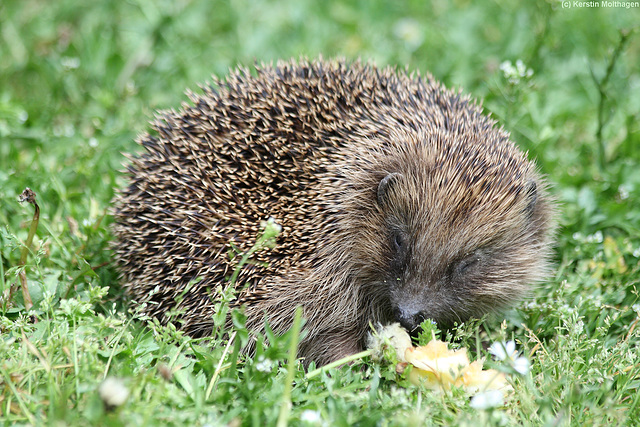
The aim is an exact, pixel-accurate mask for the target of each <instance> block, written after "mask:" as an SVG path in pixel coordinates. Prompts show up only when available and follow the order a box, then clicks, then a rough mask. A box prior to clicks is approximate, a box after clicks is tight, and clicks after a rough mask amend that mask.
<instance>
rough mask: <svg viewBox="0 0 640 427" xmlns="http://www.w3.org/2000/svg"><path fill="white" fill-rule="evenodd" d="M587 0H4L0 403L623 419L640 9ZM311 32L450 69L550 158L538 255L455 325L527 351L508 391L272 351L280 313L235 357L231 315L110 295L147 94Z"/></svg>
mask: <svg viewBox="0 0 640 427" xmlns="http://www.w3.org/2000/svg"><path fill="white" fill-rule="evenodd" d="M604 3H605V2H599V3H598V7H586V6H581V5H580V3H578V2H573V1H571V2H557V1H537V2H515V1H514V2H510V1H505V2H482V3H481V2H469V1H464V0H459V1H454V2H446V1H437V0H433V1H427V2H423V1H408V0H406V1H394V2H385V1H381V0H376V1H371V2H368V1H357V0H351V1H337V0H330V1H325V2H312V1H306V0H304V1H301V0H287V1H282V2H272V1H249V0H238V1H231V2H226V1H225V2H223V1H213V2H208V1H203V0H192V1H188V0H182V1H178V2H171V1H155V2H154V1H146V0H131V1H128V2H111V1H106V0H96V1H93V2H76V1H73V0H60V1H56V2H44V1H34V0H21V1H16V0H9V1H4V2H2V3H1V4H0V256H1V260H0V292H2V295H3V299H2V301H1V304H0V354H1V355H2V358H1V359H0V419H2V420H3V421H4V422H6V423H8V424H25V425H26V424H32V425H40V424H45V423H51V424H56V423H59V424H61V425H64V424H69V425H76V424H86V423H91V424H96V425H270V424H276V423H277V421H278V419H279V418H280V420H281V421H286V422H289V423H290V424H292V425H353V424H356V425H373V424H379V425H416V424H424V425H438V424H451V425H478V424H479V423H482V424H490V425H514V424H525V425H527V424H534V425H619V424H622V425H624V424H629V425H633V424H636V423H637V422H640V404H639V400H640V393H638V387H639V386H640V361H639V360H638V352H639V348H638V347H639V343H640V340H639V337H640V335H639V334H640V332H639V330H640V328H638V319H640V301H639V298H638V285H639V282H640V267H639V266H638V259H639V258H640V237H639V236H640V173H639V172H638V170H639V169H640V120H639V118H640V34H639V33H640V29H639V28H638V22H640V8H639V7H637V6H635V5H634V3H633V2H631V3H629V4H630V5H631V6H630V7H628V8H627V7H625V6H624V4H626V3H624V4H623V5H622V6H621V7H607V6H606V5H605V4H604ZM319 54H322V55H323V56H325V57H331V56H335V55H341V56H345V57H347V58H356V57H361V58H363V59H366V60H373V61H375V62H377V63H378V64H379V65H383V64H393V65H397V66H400V67H404V66H407V67H408V68H409V69H418V70H421V71H422V72H425V71H430V72H431V73H433V74H434V75H435V76H436V77H437V78H438V79H440V80H442V81H443V82H444V83H446V84H447V85H448V86H456V87H462V88H464V90H465V91H466V92H468V93H471V94H472V95H473V96H474V97H476V98H482V99H484V106H485V108H486V110H487V111H488V112H490V113H491V114H493V115H494V116H495V117H496V118H497V119H498V120H499V121H500V122H501V123H502V124H503V125H504V126H505V127H506V128H507V129H508V130H509V131H511V133H512V135H513V139H514V140H515V141H516V142H517V143H518V144H519V145H520V146H521V147H523V148H524V149H526V150H528V151H529V153H530V156H531V157H532V158H535V159H536V160H537V162H538V164H539V165H540V168H541V170H542V171H543V172H544V173H545V174H547V175H548V177H549V181H550V182H551V183H552V192H553V193H554V194H555V196H556V198H557V199H558V201H559V211H560V215H559V221H560V225H561V228H560V231H559V233H558V244H557V249H556V265H557V269H556V272H555V275H554V276H553V277H552V278H551V279H550V280H549V281H548V282H547V283H545V284H543V285H541V286H540V287H539V288H538V289H537V290H536V292H535V295H534V297H532V298H531V299H530V300H528V301H526V302H524V303H522V304H521V305H520V306H519V307H517V308H516V309H514V310H513V311H510V312H509V313H507V317H506V319H505V320H504V321H502V319H489V320H486V321H485V322H484V325H483V327H482V328H479V327H478V325H477V323H473V324H469V325H464V326H463V327H462V328H461V331H459V332H458V334H457V335H456V338H455V340H454V342H453V343H452V345H453V346H458V347H461V346H466V347H468V348H469V349H470V353H471V354H472V356H473V358H478V357H487V360H488V363H490V362H491V360H493V358H492V357H491V355H489V354H488V353H487V352H486V350H485V348H486V347H487V344H490V343H492V342H501V341H508V340H515V341H516V342H517V343H518V348H519V350H520V352H521V354H522V355H523V356H525V357H527V358H528V359H529V361H530V369H529V370H528V372H526V373H525V374H524V375H513V376H512V377H511V378H512V386H513V389H514V390H513V393H512V394H511V395H510V396H509V397H507V401H506V404H504V405H497V406H491V405H489V406H486V407H484V408H483V407H478V405H472V403H471V401H470V398H469V395H468V394H465V393H464V392H462V391H461V390H456V389H454V390H452V391H450V392H447V393H434V392H431V391H428V390H425V389H421V388H419V387H414V386H408V383H407V381H405V380H404V379H402V378H401V377H399V376H398V375H397V374H396V372H395V368H394V366H393V365H392V364H391V365H385V364H379V363H375V362H372V361H371V360H370V359H368V358H365V359H362V360H358V361H355V362H354V363H352V364H351V365H347V366H343V367H339V368H334V369H332V370H330V371H329V372H323V373H321V374H319V375H315V376H312V377H309V376H308V375H307V374H306V373H305V372H304V371H303V370H302V368H301V367H300V366H298V365H297V364H295V363H290V362H289V350H290V348H291V346H292V344H293V343H294V342H295V340H296V337H295V334H288V335H285V336H284V337H281V338H278V337H269V338H270V342H271V343H272V344H271V346H269V347H268V348H266V349H265V350H263V351H260V352H259V353H258V354H257V355H256V357H255V358H254V359H248V360H245V359H242V357H240V356H238V352H237V344H236V343H240V342H241V341H242V340H243V339H246V331H245V330H244V329H243V326H242V316H241V315H239V314H238V315H236V324H237V328H236V331H235V334H236V335H235V336H236V337H237V338H236V340H234V342H233V343H232V344H231V345H230V346H227V341H226V339H225V337H224V336H223V335H222V334H218V335H217V336H215V337H213V338H211V340H210V341H209V342H204V341H202V340H193V339H191V338H189V337H186V336H184V335H183V334H182V333H180V332H179V331H177V330H176V329H175V328H174V327H172V326H168V327H162V326H160V325H158V324H157V323H154V322H153V321H152V320H150V319H145V318H144V317H143V316H140V315H139V314H137V313H135V311H132V310H128V309H127V306H126V302H125V301H124V300H123V296H122V293H121V290H120V288H119V286H118V283H117V276H116V273H115V271H114V269H113V267H112V266H111V265H110V263H109V261H110V253H109V241H110V239H111V236H110V232H109V223H110V221H111V219H110V216H109V204H110V200H111V198H112V197H113V194H114V189H115V188H117V187H118V186H119V185H122V182H123V181H122V178H121V176H120V173H119V170H121V169H122V163H123V156H122V154H121V152H133V151H135V150H137V147H136V145H135V143H134V139H135V136H136V135H137V134H138V133H140V132H142V131H143V130H145V129H146V127H147V122H148V121H149V120H150V119H151V118H152V116H153V112H154V111H155V110H156V109H159V108H170V107H175V106H178V105H179V103H180V102H181V101H184V100H185V99H186V97H185V96H184V89H185V88H188V87H189V88H193V89H196V88H197V86H196V84H197V83H198V82H204V81H206V80H207V79H209V76H210V75H211V74H216V75H218V76H223V75H224V74H225V73H226V72H227V70H228V69H229V67H233V66H235V65H236V64H249V65H250V64H252V63H253V62H254V61H272V60H276V59H278V58H290V57H298V56H300V55H306V56H310V57H314V56H317V55H319ZM25 187H30V188H32V189H33V190H34V191H35V192H36V194H37V201H38V205H39V208H40V219H39V224H38V228H37V232H36V234H35V237H34V238H33V243H32V245H30V246H27V245H26V242H27V240H28V234H29V228H30V221H31V218H32V216H33V211H34V207H33V206H32V205H30V204H28V203H25V204H20V203H18V196H19V195H20V194H21V193H22V191H23V190H24V188H25ZM25 247H28V251H27V252H26V253H25V255H24V256H23V252H25V251H24V249H25ZM22 280H24V282H25V283H26V284H27V285H28V286H29V289H30V294H31V298H32V300H33V304H34V305H33V308H32V309H31V310H30V311H27V310H25V302H24V301H23V298H22V293H21V291H20V290H19V289H18V290H17V291H16V292H15V293H14V294H13V296H12V298H11V299H10V300H9V299H8V298H7V295H8V290H9V288H10V287H11V286H12V285H14V284H20V283H21V281H22ZM224 313H225V308H224V304H223V305H221V306H220V313H219V315H220V316H223V315H224ZM212 344H213V345H212ZM494 364H495V365H496V366H497V367H498V368H500V367H501V365H500V363H498V362H494ZM502 368H505V369H506V368H508V366H507V367H505V366H504V365H503V366H502ZM106 377H115V378H118V379H121V380H122V385H124V386H125V388H126V390H127V392H128V395H127V397H126V399H124V403H122V404H121V405H118V406H117V407H116V408H108V407H107V406H105V404H104V402H103V398H101V395H100V393H99V390H98V389H99V386H100V384H101V383H102V381H103V380H104V379H105V378H106ZM108 392H109V390H107V391H104V392H103V394H104V393H107V394H109V393H108ZM117 392H118V391H117V387H116V390H115V391H114V392H113V393H116V394H117ZM289 403H290V404H291V405H290V411H289V412H288V413H287V412H284V415H281V414H282V413H283V412H282V411H283V410H282V408H283V407H284V408H289Z"/></svg>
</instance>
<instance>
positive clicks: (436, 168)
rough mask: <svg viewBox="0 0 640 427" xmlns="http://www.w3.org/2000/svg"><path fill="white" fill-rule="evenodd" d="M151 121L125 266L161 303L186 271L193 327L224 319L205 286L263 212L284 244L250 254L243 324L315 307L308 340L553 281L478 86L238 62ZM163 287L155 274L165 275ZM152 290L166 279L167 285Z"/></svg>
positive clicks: (521, 167) (122, 212)
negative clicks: (476, 94)
mask: <svg viewBox="0 0 640 427" xmlns="http://www.w3.org/2000/svg"><path fill="white" fill-rule="evenodd" d="M190 97H191V100H192V102H193V105H184V106H183V108H182V110H181V111H179V112H174V111H171V112H166V113H164V114H162V115H161V116H160V117H159V118H158V120H156V121H155V122H154V129H155V131H156V132H157V135H144V136H143V137H142V138H141V139H140V141H139V142H140V144H142V145H143V146H144V147H145V148H146V153H144V154H142V155H141V156H140V157H136V158H133V159H132V160H131V165H130V166H129V176H130V181H129V186H128V187H127V188H125V189H123V190H122V192H121V193H120V195H119V196H118V197H117V199H116V209H115V225H114V233H115V235H116V238H117V239H116V243H115V253H116V260H117V263H118V266H119V269H120V271H121V273H122V278H123V283H124V286H125V288H126V289H127V291H128V293H129V294H130V295H131V296H132V297H133V298H134V299H135V300H136V301H138V302H150V303H151V304H149V305H148V308H147V310H148V312H149V313H150V314H152V315H155V316H158V317H159V318H160V319H165V320H166V318H165V313H166V312H167V311H168V310H169V309H171V308H172V307H173V306H174V305H175V297H176V296H177V295H179V294H181V293H182V292H183V291H184V289H185V288H186V287H187V285H188V284H189V282H190V281H192V280H194V279H196V278H198V277H200V278H201V280H200V281H199V282H197V283H196V284H195V285H194V286H193V287H192V288H191V289H190V290H189V291H188V292H187V293H186V294H185V295H184V300H183V302H182V308H184V309H185V313H186V314H185V316H184V318H183V319H182V320H183V325H182V327H183V328H184V330H186V331H187V332H188V333H190V334H193V335H196V336H198V335H206V334H209V333H211V327H212V322H211V320H210V319H211V315H212V307H213V304H214V303H213V301H212V300H211V297H210V292H211V290H212V289H214V288H215V287H216V285H219V284H224V283H226V280H227V279H228V277H229V276H230V275H231V273H232V271H233V269H234V266H235V262H233V261H230V260H229V257H228V255H227V251H228V249H229V245H230V243H231V242H232V243H233V244H234V245H235V246H237V247H238V248H240V249H241V250H247V249H248V248H249V247H250V246H251V245H252V244H253V243H254V241H255V237H256V235H257V234H258V225H259V223H260V221H261V220H264V219H266V218H268V217H270V216H271V217H274V218H275V219H276V221H277V222H278V223H279V224H281V225H282V226H283V232H282V234H281V235H280V237H279V239H278V243H279V244H278V246H277V247H276V248H275V249H273V250H271V251H269V252H263V253H260V254H259V255H258V259H259V260H260V261H267V262H268V266H263V265H250V266H247V267H246V268H244V269H243V271H242V273H241V275H240V277H239V284H241V285H244V284H248V287H247V288H246V289H245V290H244V291H243V292H242V293H241V295H239V297H238V301H237V303H238V304H243V305H244V306H245V310H246V314H247V316H248V320H247V323H248V327H249V328H250V329H252V330H256V331H261V330H262V329H263V327H264V321H265V319H267V320H268V321H269V324H270V325H271V327H272V328H274V329H275V330H276V331H280V332H282V331H285V330H286V329H288V328H289V327H290V325H291V321H292V319H293V312H294V310H295V307H296V306H298V305H300V306H302V307H303V313H304V316H305V318H306V319H307V323H306V326H305V329H306V338H305V339H304V340H303V341H302V342H301V347H300V355H301V356H304V357H306V358H307V360H315V361H316V362H317V363H318V364H324V363H327V362H330V361H332V360H335V359H337V358H339V357H341V356H344V355H347V354H350V353H354V352H357V351H359V350H361V349H362V348H363V345H364V340H365V335H366V332H367V331H368V324H369V322H381V323H388V322H390V321H394V320H399V321H400V322H401V323H402V324H403V325H404V326H405V327H407V328H408V329H413V328H414V327H415V326H416V325H417V324H419V323H420V321H421V320H423V319H424V318H433V319H435V320H436V321H438V322H440V323H441V324H451V323H453V322H455V321H460V320H464V319H467V318H469V317H472V316H480V315H482V314H484V313H486V312H490V311H494V310H496V309H500V308H503V307H506V306H508V305H509V304H512V303H513V302H515V301H517V300H518V299H519V298H521V297H522V296H523V295H525V294H526V292H527V289H528V284H530V283H533V282H536V281H539V280H541V279H542V278H543V277H544V276H545V274H546V273H547V270H548V264H547V258H548V255H549V246H550V242H551V234H552V231H553V221H552V206H551V203H550V201H549V198H548V196H547V194H546V189H545V184H544V182H543V180H542V179H541V177H540V176H539V174H538V173H537V172H536V170H535V167H534V165H533V164H532V163H531V162H529V161H528V160H527V159H526V156H525V155H524V154H523V153H522V152H521V151H519V150H518V149H517V148H516V147H515V146H514V145H513V143H511V142H510V141H509V137H508V134H507V133H506V132H505V131H504V130H502V129H498V128H496V127H495V122H494V121H493V120H491V119H489V118H488V117H486V116H484V115H482V114H481V110H480V108H479V107H478V106H477V105H476V104H474V103H473V102H471V101H470V100H469V98H467V97H464V96H461V95H460V94H459V93H455V92H452V91H449V90H447V89H445V88H443V87H442V86H441V85H440V84H439V83H437V82H435V81H434V80H433V79H432V78H431V77H430V76H427V77H426V78H422V77H420V76H409V75H407V74H405V73H402V72H396V71H394V70H392V69H389V68H386V69H384V70H379V69H377V68H375V67H374V66H370V65H363V64H361V63H354V64H346V63H344V62H339V61H323V60H319V61H315V62H307V61H298V62H290V63H280V64H278V66H276V67H271V66H264V67H259V68H257V70H256V73H255V75H252V74H251V73H250V72H249V71H247V70H239V71H237V72H234V73H233V74H231V75H230V76H229V77H228V78H227V79H226V81H216V82H215V85H214V86H209V87H206V88H204V94H203V95H193V94H192V95H190ZM156 288H157V289H156ZM154 289H156V291H155V292H153V291H154Z"/></svg>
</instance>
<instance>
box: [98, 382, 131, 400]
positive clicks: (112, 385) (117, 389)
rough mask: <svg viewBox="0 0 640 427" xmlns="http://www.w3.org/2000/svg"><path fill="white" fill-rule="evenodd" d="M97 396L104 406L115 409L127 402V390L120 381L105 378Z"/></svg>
mask: <svg viewBox="0 0 640 427" xmlns="http://www.w3.org/2000/svg"><path fill="white" fill-rule="evenodd" d="M98 394H99V395H100V398H101V399H102V401H103V402H104V403H105V405H107V406H108V407H115V406H120V405H122V404H123V403H124V402H126V401H127V397H129V389H127V387H126V386H125V385H124V383H123V382H122V380H121V379H119V378H114V377H107V378H105V380H104V381H102V383H101V384H100V387H98Z"/></svg>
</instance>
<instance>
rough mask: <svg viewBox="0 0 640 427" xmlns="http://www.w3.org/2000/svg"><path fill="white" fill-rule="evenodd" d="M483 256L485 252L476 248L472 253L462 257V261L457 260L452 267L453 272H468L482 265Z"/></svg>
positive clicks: (456, 274)
mask: <svg viewBox="0 0 640 427" xmlns="http://www.w3.org/2000/svg"><path fill="white" fill-rule="evenodd" d="M482 258H483V252H482V251H480V250H476V251H474V252H473V253H471V255H469V256H466V257H464V258H462V259H461V260H460V261H457V262H456V263H455V264H454V265H453V268H452V269H451V270H452V273H453V274H454V275H455V276H462V275H464V274H468V273H470V272H471V271H473V270H474V269H476V268H477V267H478V266H479V265H480V263H481V261H482Z"/></svg>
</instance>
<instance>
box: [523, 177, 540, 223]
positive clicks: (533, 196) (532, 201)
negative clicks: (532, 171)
mask: <svg viewBox="0 0 640 427" xmlns="http://www.w3.org/2000/svg"><path fill="white" fill-rule="evenodd" d="M524 192H525V195H526V197H527V207H526V208H524V213H525V214H526V215H527V218H529V220H531V218H533V210H534V209H535V207H536V203H537V202H538V186H537V185H536V182H535V181H533V180H530V181H529V182H527V184H526V185H525V187H524Z"/></svg>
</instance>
